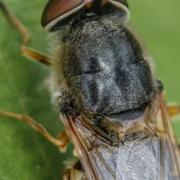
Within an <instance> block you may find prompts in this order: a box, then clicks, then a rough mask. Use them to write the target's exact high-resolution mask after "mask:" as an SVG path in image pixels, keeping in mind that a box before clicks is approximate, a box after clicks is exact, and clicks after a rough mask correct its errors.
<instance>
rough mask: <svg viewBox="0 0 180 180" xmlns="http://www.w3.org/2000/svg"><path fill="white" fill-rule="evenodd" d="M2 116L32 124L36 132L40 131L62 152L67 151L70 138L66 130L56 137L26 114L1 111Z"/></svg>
mask: <svg viewBox="0 0 180 180" xmlns="http://www.w3.org/2000/svg"><path fill="white" fill-rule="evenodd" d="M0 116H2V117H9V118H13V119H16V120H18V121H22V122H25V123H26V124H28V125H29V126H31V127H32V128H33V129H34V130H35V131H36V132H38V133H40V134H41V135H42V136H43V137H44V138H45V139H46V140H48V141H49V142H51V143H52V144H54V145H55V146H57V147H58V148H59V150H60V151H61V152H65V151H66V148H67V145H68V143H69V139H68V136H67V134H66V132H65V131H63V132H61V133H60V134H59V135H58V137H57V138H56V137H54V136H53V135H51V134H50V133H49V132H48V131H47V129H45V128H44V126H43V125H42V124H40V123H38V122H37V121H36V120H34V119H33V118H32V117H30V116H28V115H26V114H18V113H14V112H6V111H0Z"/></svg>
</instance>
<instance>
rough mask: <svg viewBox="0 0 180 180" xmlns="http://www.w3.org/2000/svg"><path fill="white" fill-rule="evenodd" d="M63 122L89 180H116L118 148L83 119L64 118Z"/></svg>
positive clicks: (62, 118)
mask: <svg viewBox="0 0 180 180" xmlns="http://www.w3.org/2000/svg"><path fill="white" fill-rule="evenodd" d="M61 120H62V122H63V124H64V126H65V129H66V130H67V133H68V134H69V137H70V138H71V141H72V143H73V144H74V146H75V150H76V153H77V154H78V157H79V159H80V161H81V164H82V166H83V169H84V171H85V174H86V176H87V179H88V180H107V179H108V180H114V179H115V178H116V161H117V154H118V147H116V146H110V144H108V143H109V142H108V141H107V142H106V140H105V139H103V138H101V136H100V135H98V133H97V132H95V130H94V129H91V128H90V126H89V125H87V124H86V121H85V120H84V119H83V118H82V117H79V118H77V119H72V118H70V117H65V116H64V117H61Z"/></svg>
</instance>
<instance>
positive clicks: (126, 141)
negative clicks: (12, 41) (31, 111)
mask: <svg viewBox="0 0 180 180" xmlns="http://www.w3.org/2000/svg"><path fill="white" fill-rule="evenodd" d="M1 9H2V11H3V12H4V14H5V15H6V17H7V18H8V20H9V21H10V22H11V23H13V24H14V25H15V26H16V27H17V29H18V30H19V31H20V32H21V33H22V34H23V41H22V46H21V50H22V53H23V55H25V56H27V57H29V58H32V59H35V60H37V61H39V62H42V63H44V64H46V65H49V66H50V67H52V76H51V78H50V89H51V91H52V99H53V101H54V103H55V104H56V106H57V107H58V109H59V112H60V120H61V122H62V123H63V125H64V127H65V131H64V132H63V133H61V134H60V137H59V139H56V138H54V137H53V136H52V135H51V134H49V133H48V132H47V130H46V129H45V128H44V127H43V126H42V125H40V124H39V123H37V122H36V121H35V120H34V119H33V118H31V117H30V116H26V115H24V116H23V115H21V114H16V113H11V112H1V115H4V116H9V117H12V118H15V119H18V120H22V121H24V122H26V123H28V124H29V125H30V126H32V128H34V129H35V130H36V131H38V132H39V133H41V134H42V135H43V136H44V137H45V138H47V139H48V140H49V141H50V142H52V143H53V144H55V145H57V146H58V147H59V148H60V150H61V151H63V150H65V149H66V146H67V144H68V143H69V141H70V142H71V143H73V145H74V148H75V151H76V154H77V156H78V158H79V160H80V161H78V162H74V163H71V164H70V165H69V166H68V168H67V170H66V171H65V173H64V175H63V178H64V180H80V179H88V180H109V179H112V180H113V179H116V180H144V179H145V180H178V179H179V178H180V162H179V152H178V147H177V144H176V141H175V138H174V135H173V133H172V132H173V131H172V129H171V125H170V122H169V121H170V120H169V119H170V118H169V116H170V115H172V114H176V113H178V111H179V109H178V107H176V106H175V107H167V105H166V103H165V98H164V94H163V85H162V82H161V81H159V80H158V78H157V77H156V76H155V75H154V73H153V71H152V68H151V63H150V60H149V57H148V55H146V54H145V52H144V50H143V48H142V45H141V44H140V42H139V41H138V40H137V38H136V37H135V35H134V34H133V32H131V31H130V30H129V27H128V24H127V22H128V19H129V7H128V3H127V1H126V0H68V1H67V0H49V2H48V3H47V5H46V7H45V9H44V11H43V14H42V21H41V24H42V26H43V27H44V28H45V29H46V30H47V31H49V32H50V33H51V34H52V39H53V38H54V39H55V42H54V41H53V40H52V41H53V43H52V45H51V46H52V48H51V55H50V57H47V56H45V55H42V54H39V53H38V52H36V51H34V50H32V49H29V48H28V47H26V45H27V43H28V33H27V32H26V31H25V29H24V27H23V25H22V24H21V23H20V22H19V21H18V20H17V19H16V18H15V17H13V16H11V14H10V13H9V12H8V10H7V8H6V7H5V6H4V4H3V3H2V2H1ZM15 22H16V23H15ZM169 112H170V114H168V113H169Z"/></svg>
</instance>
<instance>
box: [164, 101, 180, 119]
mask: <svg viewBox="0 0 180 180" xmlns="http://www.w3.org/2000/svg"><path fill="white" fill-rule="evenodd" d="M167 110H168V114H169V116H170V117H174V116H177V115H180V105H179V104H170V105H168V106H167Z"/></svg>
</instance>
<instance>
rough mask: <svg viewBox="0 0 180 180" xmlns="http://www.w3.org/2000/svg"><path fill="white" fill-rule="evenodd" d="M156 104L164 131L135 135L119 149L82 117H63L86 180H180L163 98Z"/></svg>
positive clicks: (177, 155) (175, 146) (175, 150)
mask: <svg viewBox="0 0 180 180" xmlns="http://www.w3.org/2000/svg"><path fill="white" fill-rule="evenodd" d="M158 101H159V110H158V113H157V115H156V119H157V125H158V128H160V129H161V130H165V131H164V132H161V133H157V134H158V135H157V136H155V135H154V136H153V135H152V136H150V135H149V136H144V135H142V134H137V135H136V138H134V137H133V138H132V139H131V138H130V139H129V140H126V141H125V142H124V143H123V144H122V143H119V144H118V145H113V143H112V142H111V140H110V139H108V136H107V137H105V138H104V137H103V136H102V135H101V132H99V131H96V128H95V127H94V128H93V127H92V125H91V124H89V123H88V121H87V119H86V118H85V117H83V116H80V117H78V118H76V119H73V118H71V117H65V116H63V117H62V122H63V123H64V126H65V128H66V130H67V132H68V133H69V136H70V138H71V141H72V143H73V144H74V146H75V149H76V151H77V154H78V156H79V159H80V161H81V164H82V166H83V169H84V172H85V174H86V176H87V178H88V180H107V179H108V180H115V179H116V180H179V179H180V163H179V154H178V148H177V145H176V142H175V139H174V135H173V131H172V130H171V126H170V122H169V119H168V115H167V112H166V106H165V103H164V102H163V98H162V97H161V96H160V98H158ZM102 133H103V132H102Z"/></svg>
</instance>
